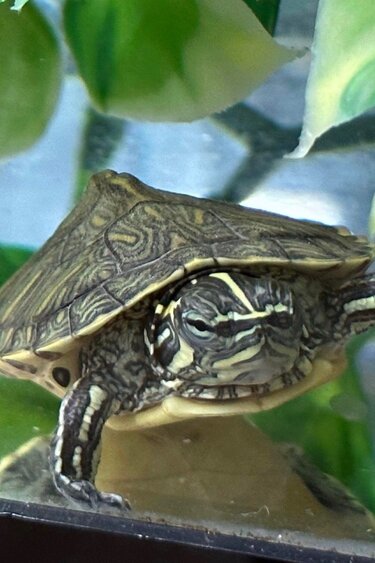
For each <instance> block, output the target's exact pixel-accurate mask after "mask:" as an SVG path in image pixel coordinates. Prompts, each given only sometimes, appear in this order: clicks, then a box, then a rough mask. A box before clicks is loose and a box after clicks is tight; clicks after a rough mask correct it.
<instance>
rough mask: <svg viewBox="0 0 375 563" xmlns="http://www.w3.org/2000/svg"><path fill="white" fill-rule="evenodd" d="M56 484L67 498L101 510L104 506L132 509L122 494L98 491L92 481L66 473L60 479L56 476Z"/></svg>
mask: <svg viewBox="0 0 375 563" xmlns="http://www.w3.org/2000/svg"><path fill="white" fill-rule="evenodd" d="M55 484H56V486H57V488H58V490H59V491H60V492H61V493H62V494H63V495H64V496H65V498H67V499H69V500H71V501H73V502H76V503H77V502H78V503H79V504H81V505H86V506H90V507H91V508H93V509H95V510H100V508H101V507H103V506H110V507H114V508H120V509H122V510H130V504H129V502H128V501H127V500H126V499H124V498H123V497H122V496H121V495H117V494H115V493H104V492H101V491H98V489H97V488H96V487H95V485H93V483H91V482H90V481H87V480H83V479H82V480H73V479H69V477H67V476H65V475H59V477H58V479H56V477H55Z"/></svg>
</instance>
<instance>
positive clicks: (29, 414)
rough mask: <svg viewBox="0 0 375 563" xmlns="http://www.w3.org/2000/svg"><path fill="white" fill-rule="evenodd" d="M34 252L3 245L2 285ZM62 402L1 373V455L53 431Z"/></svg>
mask: <svg viewBox="0 0 375 563" xmlns="http://www.w3.org/2000/svg"><path fill="white" fill-rule="evenodd" d="M31 255H32V251H31V250H26V249H23V248H17V247H11V246H6V247H4V246H0V285H1V284H3V283H4V282H5V281H6V280H7V279H8V278H10V276H11V275H12V274H14V273H15V272H16V270H18V268H20V267H21V266H22V264H23V263H24V262H26V260H27V259H28V258H29V257H30V256H31ZM58 405H59V400H58V399H56V397H53V396H52V395H51V394H50V393H48V391H45V390H44V389H42V388H41V387H39V386H37V385H35V384H33V383H31V382H30V381H21V380H16V379H13V378H6V377H3V376H1V375H0V429H1V440H0V458H1V457H2V456H4V455H6V454H8V453H10V452H12V451H14V450H15V449H16V448H18V447H19V446H21V445H22V444H23V443H24V442H26V441H27V440H29V439H31V438H34V437H35V436H39V435H42V434H49V433H50V432H52V430H53V427H54V426H55V424H56V420H57V409H58Z"/></svg>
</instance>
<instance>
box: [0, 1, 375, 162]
mask: <svg viewBox="0 0 375 563" xmlns="http://www.w3.org/2000/svg"><path fill="white" fill-rule="evenodd" d="M0 3H1V6H0V47H1V49H2V53H3V59H2V60H3V63H2V65H1V67H0V155H4V154H14V153H16V152H18V151H20V150H23V149H25V148H26V147H28V146H30V144H32V143H33V142H34V141H35V140H36V139H37V138H38V136H39V135H40V134H41V133H42V131H43V130H44V128H45V126H46V124H47V122H48V120H49V118H50V116H51V114H52V111H53V108H54V105H55V102H56V100H57V95H58V91H59V83H60V74H61V73H60V67H61V56H60V54H59V52H58V49H57V45H56V40H55V34H56V35H59V36H61V35H63V34H65V37H66V41H67V44H68V46H69V47H70V49H71V52H72V54H73V56H74V58H75V60H76V64H77V68H78V70H79V72H80V74H81V78H82V79H83V80H84V82H85V84H86V86H87V89H88V92H89V94H90V96H91V99H92V102H93V104H94V105H95V106H96V108H97V109H99V110H100V111H102V112H105V113H108V114H110V115H116V116H118V117H132V118H137V119H142V120H155V121H165V120H167V121H168V120H171V121H185V120H187V121H190V120H194V119H198V118H200V117H204V116H206V115H209V114H210V113H212V112H215V111H221V110H223V109H225V108H226V107H227V106H229V105H231V104H233V103H235V102H236V101H239V100H240V99H243V98H244V97H245V96H247V95H248V94H249V93H250V92H251V91H252V90H253V89H254V88H256V87H257V86H259V85H260V84H261V83H262V81H264V80H265V79H266V78H267V76H268V75H269V74H270V73H271V72H273V71H274V70H275V69H276V68H278V67H279V66H280V65H281V64H283V63H285V62H287V61H290V60H292V59H293V58H294V57H295V56H296V55H297V51H294V52H292V51H291V50H288V49H286V48H284V47H282V46H280V45H278V44H277V43H276V42H274V41H273V40H272V38H271V36H270V35H269V33H272V32H273V30H274V28H275V25H276V21H277V15H278V11H279V1H278V0H231V1H230V2H227V3H223V2H222V1H221V0H181V2H179V3H178V7H177V6H176V4H175V2H174V0H154V1H153V2H149V1H148V0H127V1H126V2H123V0H91V1H90V2H77V1H76V0H65V2H63V3H62V4H61V5H57V6H55V9H60V10H62V15H63V17H62V18H60V17H55V18H53V22H54V26H55V27H56V29H55V30H54V32H52V31H51V29H50V27H51V26H50V25H49V24H48V23H47V21H46V20H45V18H44V17H43V16H42V14H41V13H40V11H39V9H38V7H37V6H35V5H34V4H33V3H32V2H28V3H27V4H26V6H24V7H23V8H22V10H21V7H22V6H23V4H25V3H26V2H25V0H17V1H16V2H15V3H14V4H13V8H14V10H12V9H10V8H11V7H12V2H10V0H0ZM249 8H250V9H249ZM15 10H19V12H18V13H16V11H15ZM59 15H60V14H59ZM374 17H375V3H374V2H373V0H361V3H360V5H358V3H357V2H356V1H355V0H325V2H321V3H320V4H319V11H318V16H317V21H316V31H315V38H314V43H313V48H312V55H313V62H312V67H311V73H310V77H309V81H308V88H307V94H306V96H307V98H306V115H305V119H304V127H303V132H302V136H301V141H300V145H299V147H298V149H297V150H296V151H295V152H294V153H293V156H294V157H296V156H302V155H304V154H305V153H306V152H307V151H308V150H309V148H310V147H311V145H312V144H313V142H314V140H315V138H316V137H317V136H319V135H321V134H322V133H323V132H324V131H326V130H327V129H329V128H330V127H332V126H333V125H337V124H339V123H342V122H343V121H346V120H349V119H351V118H352V117H354V116H356V115H358V114H359V113H361V112H363V111H365V110H366V109H368V108H369V107H372V106H373V105H374V103H375V88H374V80H373V78H374V72H375V71H374V68H375V41H374V39H375V37H374V33H375V32H374V26H373V21H374ZM88 21H90V25H87V22H88ZM259 22H261V24H262V25H260V23H259ZM262 26H263V27H262ZM265 30H267V31H268V32H269V33H267V32H266V31H265Z"/></svg>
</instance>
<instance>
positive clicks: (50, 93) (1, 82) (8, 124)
mask: <svg viewBox="0 0 375 563" xmlns="http://www.w3.org/2000/svg"><path fill="white" fill-rule="evenodd" d="M0 52H1V65H0V156H2V157H4V156H8V155H11V154H14V153H17V152H19V151H22V150H24V149H26V148H27V147H29V146H30V145H32V144H33V143H34V142H35V141H36V139H38V137H39V136H40V135H41V134H42V132H43V131H44V129H45V127H46V125H47V123H48V121H49V119H50V117H51V114H52V112H53V110H54V107H55V104H56V101H57V97H58V93H59V89H60V78H61V76H60V74H61V73H60V56H59V50H58V47H57V42H56V39H55V37H54V35H53V33H52V31H51V29H50V26H49V25H48V23H47V21H46V20H45V19H44V17H43V16H42V15H41V14H40V12H39V11H38V10H37V9H36V8H35V7H34V6H33V5H32V4H27V5H26V6H25V7H24V8H23V9H22V11H21V12H19V13H17V12H16V11H14V10H11V9H10V7H9V3H3V4H0Z"/></svg>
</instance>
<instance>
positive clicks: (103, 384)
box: [0, 170, 375, 509]
mask: <svg viewBox="0 0 375 563" xmlns="http://www.w3.org/2000/svg"><path fill="white" fill-rule="evenodd" d="M373 258H374V246H373V245H371V244H370V243H369V242H368V241H367V239H366V238H364V237H360V236H355V235H352V234H351V233H350V232H349V231H348V230H347V229H346V228H344V227H337V228H336V227H331V226H326V225H322V224H320V223H314V222H312V221H301V220H297V219H292V218H289V217H285V216H281V215H277V214H273V213H269V212H265V211H260V210H253V209H248V208H245V207H243V206H241V205H237V204H232V203H227V202H222V201H212V200H209V199H200V198H195V197H192V196H188V195H183V194H177V193H171V192H166V191H162V190H159V189H155V188H152V187H150V186H148V185H146V184H144V183H142V182H141V181H140V180H138V179H137V178H135V177H134V176H132V175H130V174H126V173H121V174H118V173H116V172H114V171H111V170H105V171H102V172H99V173H97V174H95V175H93V176H92V178H91V180H90V181H89V184H88V187H87V189H86V191H85V193H84V195H83V197H82V198H81V200H80V202H79V203H78V204H77V206H76V207H75V208H74V209H73V210H72V211H71V213H70V214H69V215H68V216H67V217H66V219H65V220H64V221H63V222H62V223H61V225H60V226H59V227H58V228H57V230H56V232H55V233H54V234H53V235H52V237H51V238H50V239H49V240H48V241H47V242H46V244H45V245H44V246H43V247H42V248H41V249H40V250H39V252H37V253H36V254H35V255H34V256H33V257H32V258H31V259H30V260H29V262H27V263H26V264H25V265H24V266H23V267H22V268H21V269H20V270H19V271H18V272H16V274H15V275H14V276H13V277H12V278H11V279H10V280H9V281H8V282H7V283H6V284H5V285H4V286H3V287H2V288H1V289H0V371H1V372H2V373H4V374H5V375H8V376H14V377H20V378H26V379H30V380H32V381H34V382H36V383H38V384H40V385H42V386H43V387H45V388H46V389H48V390H50V391H51V392H53V393H55V394H56V395H58V396H60V397H63V400H62V403H61V407H60V411H59V418H58V423H57V428H56V430H55V432H54V435H53V438H52V441H51V450H50V467H51V472H52V475H53V479H54V483H55V486H56V487H57V489H58V491H60V492H61V493H62V494H63V495H64V496H65V497H67V498H68V499H70V500H72V501H75V502H78V503H83V504H86V506H87V505H88V506H91V507H93V508H95V509H99V508H100V506H103V505H111V506H116V507H123V508H125V509H126V508H129V504H128V502H127V500H126V499H125V498H123V497H121V496H120V495H118V494H115V493H111V492H103V491H100V490H98V489H97V488H96V486H95V474H96V469H97V466H98V463H99V459H100V442H101V433H102V429H103V427H104V425H105V424H108V425H110V426H112V428H120V429H124V428H125V429H135V428H146V427H150V426H156V425H160V424H167V423H171V422H174V421H178V420H183V419H188V418H194V417H198V416H202V417H204V416H206V417H207V416H221V415H222V416H229V415H234V414H238V413H248V412H256V411H260V410H265V409H270V408H273V407H275V406H277V405H279V404H281V403H284V402H285V401H287V400H290V399H292V398H293V397H296V396H298V395H300V394H302V393H305V392H306V391H308V390H309V389H311V388H313V387H315V386H317V385H320V384H322V383H324V382H326V381H328V380H330V379H332V378H333V377H336V376H338V375H339V374H340V373H341V372H342V370H343V369H344V366H345V352H344V347H345V344H346V342H347V341H348V340H349V339H350V338H351V337H352V336H353V335H355V334H358V333H361V332H363V331H365V330H367V329H368V328H369V327H371V326H372V325H374V324H375V274H374V273H371V272H370V273H369V272H368V271H367V269H368V266H369V265H370V264H371V262H372V260H373Z"/></svg>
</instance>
